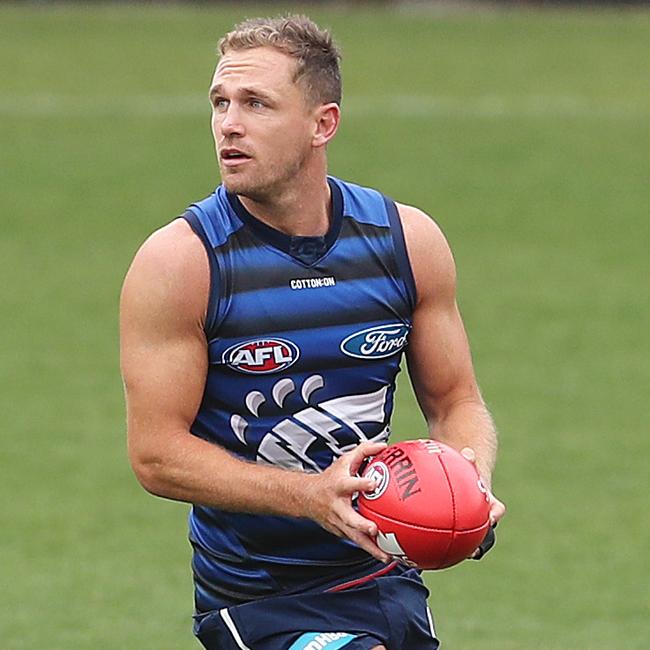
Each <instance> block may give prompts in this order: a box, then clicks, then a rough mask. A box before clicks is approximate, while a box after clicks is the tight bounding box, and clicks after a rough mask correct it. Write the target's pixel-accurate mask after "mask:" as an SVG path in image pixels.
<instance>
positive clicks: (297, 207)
mask: <svg viewBox="0 0 650 650" xmlns="http://www.w3.org/2000/svg"><path fill="white" fill-rule="evenodd" d="M239 200H240V201H241V202H242V204H243V206H244V207H245V208H246V209H247V210H248V211H249V212H250V213H251V214H252V215H253V216H254V217H256V218H257V219H259V220H260V221H262V222H264V223H265V224H267V225H268V226H271V227H272V228H275V229H276V230H279V231H280V232H283V233H285V234H287V235H291V236H293V237H321V236H323V235H325V234H326V233H327V231H328V230H329V227H330V213H331V203H332V197H331V192H330V188H329V185H328V183H327V176H326V174H322V175H319V176H317V177H314V178H312V179H304V178H303V179H301V181H300V183H299V184H298V183H292V186H291V187H288V188H286V189H285V190H283V191H281V192H278V193H277V194H275V195H274V196H273V197H271V198H269V200H266V201H260V200H252V199H250V198H247V197H245V196H239Z"/></svg>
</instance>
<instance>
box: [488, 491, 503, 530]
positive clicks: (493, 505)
mask: <svg viewBox="0 0 650 650" xmlns="http://www.w3.org/2000/svg"><path fill="white" fill-rule="evenodd" d="M490 497H491V498H490V525H492V526H496V525H497V524H498V523H499V521H500V520H501V518H502V517H503V515H505V514H506V506H505V504H504V503H502V502H501V501H499V499H497V498H496V497H495V496H494V495H493V494H491V495H490Z"/></svg>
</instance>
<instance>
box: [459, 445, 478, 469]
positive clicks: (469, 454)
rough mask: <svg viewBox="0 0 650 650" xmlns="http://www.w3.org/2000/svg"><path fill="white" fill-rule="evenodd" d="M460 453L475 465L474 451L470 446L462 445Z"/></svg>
mask: <svg viewBox="0 0 650 650" xmlns="http://www.w3.org/2000/svg"><path fill="white" fill-rule="evenodd" d="M460 454H461V456H462V457H463V458H465V459H466V460H468V461H469V462H470V463H474V464H475V465H476V452H475V451H474V450H473V449H472V448H471V447H463V448H462V449H461V450H460Z"/></svg>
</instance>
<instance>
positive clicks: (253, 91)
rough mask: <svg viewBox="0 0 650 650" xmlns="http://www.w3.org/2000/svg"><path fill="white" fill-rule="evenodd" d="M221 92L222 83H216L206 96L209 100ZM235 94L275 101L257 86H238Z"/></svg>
mask: <svg viewBox="0 0 650 650" xmlns="http://www.w3.org/2000/svg"><path fill="white" fill-rule="evenodd" d="M222 94H223V86H222V84H216V85H214V86H212V87H211V88H210V92H209V94H208V97H209V98H210V101H212V100H213V99H214V98H215V97H217V96H219V95H222ZM236 94H240V95H243V96H244V97H259V98H260V99H264V100H267V101H269V102H273V101H275V100H274V97H273V96H272V95H269V94H268V93H267V92H265V91H264V90H261V89H259V88H254V87H244V88H239V89H237V91H236Z"/></svg>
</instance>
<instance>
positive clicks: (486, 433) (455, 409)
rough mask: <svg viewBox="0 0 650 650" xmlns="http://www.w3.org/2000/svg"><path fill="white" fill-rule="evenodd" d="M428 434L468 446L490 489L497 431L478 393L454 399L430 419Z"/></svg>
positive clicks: (495, 453) (454, 445)
mask: <svg viewBox="0 0 650 650" xmlns="http://www.w3.org/2000/svg"><path fill="white" fill-rule="evenodd" d="M429 434H430V436H431V437H432V438H435V439H437V440H440V441H441V442H445V443H446V444H448V445H450V446H451V447H454V448H455V449H458V450H459V451H460V450H461V449H462V448H463V447H471V448H472V449H473V450H474V453H475V454H476V467H477V469H478V471H479V474H480V475H481V477H482V478H483V481H484V482H485V483H486V487H487V488H488V489H491V485H492V472H493V471H494V466H495V463H496V457H497V432H496V428H495V426H494V421H493V420H492V416H491V415H490V412H489V411H488V409H487V407H486V406H485V403H484V402H483V400H482V399H481V398H480V397H476V398H467V399H463V400H458V401H456V402H454V403H453V404H451V405H449V406H448V407H447V408H446V409H444V411H443V412H441V413H439V415H438V416H437V417H435V418H431V419H430V426H429Z"/></svg>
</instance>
